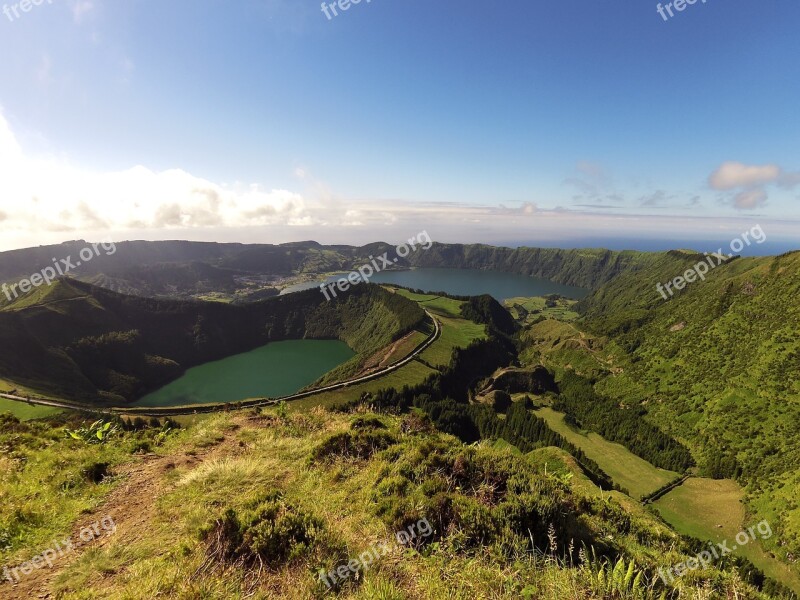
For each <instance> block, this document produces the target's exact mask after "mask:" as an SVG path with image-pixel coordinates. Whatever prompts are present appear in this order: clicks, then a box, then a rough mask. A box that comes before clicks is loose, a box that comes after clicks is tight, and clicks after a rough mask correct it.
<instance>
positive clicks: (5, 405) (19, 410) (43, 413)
mask: <svg viewBox="0 0 800 600" xmlns="http://www.w3.org/2000/svg"><path fill="white" fill-rule="evenodd" d="M5 412H9V413H11V414H12V415H14V416H15V417H17V418H18V419H19V420H20V421H30V420H31V419H41V418H43V417H49V416H50V415H54V414H56V413H59V412H61V409H60V408H52V407H50V406H33V405H30V404H26V403H25V402H17V401H16V400H6V399H5V398H0V413H5Z"/></svg>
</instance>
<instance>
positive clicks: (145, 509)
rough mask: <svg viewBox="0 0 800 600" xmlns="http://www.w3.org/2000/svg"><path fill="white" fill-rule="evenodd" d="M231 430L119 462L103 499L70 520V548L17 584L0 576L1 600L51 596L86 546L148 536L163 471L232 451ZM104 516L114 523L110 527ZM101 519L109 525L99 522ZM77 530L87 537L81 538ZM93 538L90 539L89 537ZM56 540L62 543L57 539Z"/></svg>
mask: <svg viewBox="0 0 800 600" xmlns="http://www.w3.org/2000/svg"><path fill="white" fill-rule="evenodd" d="M233 433H234V432H233V431H229V432H227V433H226V435H225V439H224V440H222V441H221V442H220V443H219V444H217V445H215V446H213V447H210V448H205V449H202V450H199V451H197V453H193V452H192V451H188V452H184V453H182V454H179V455H173V456H157V455H155V454H147V455H144V456H142V457H141V458H139V459H137V460H135V461H134V462H132V463H128V464H125V465H121V466H120V467H118V468H117V469H116V470H115V473H116V474H117V475H118V476H120V477H121V478H122V479H123V481H122V482H121V483H120V484H118V485H117V487H116V488H115V489H114V490H113V491H112V492H111V494H109V496H108V498H107V499H106V500H105V502H103V503H102V504H101V505H100V506H98V507H97V508H96V509H95V510H94V511H93V512H92V513H91V514H86V515H82V516H81V517H80V518H79V519H78V520H77V521H76V522H75V523H74V524H73V526H72V533H71V535H70V538H69V539H70V540H71V541H72V543H73V544H74V548H73V549H72V551H69V552H66V551H65V552H64V553H63V555H62V556H60V557H57V558H55V560H53V561H52V562H53V566H52V568H48V567H47V565H43V567H42V568H40V569H34V570H33V571H32V572H31V573H29V574H28V575H25V574H23V573H21V572H19V573H18V575H19V581H18V583H17V584H16V585H11V584H10V583H9V582H8V580H7V579H4V580H2V581H0V598H3V600H28V599H31V598H40V599H49V598H55V595H54V594H53V593H52V591H51V590H52V583H53V581H54V580H55V579H56V577H57V576H58V575H59V574H60V573H61V572H62V571H63V570H65V569H66V568H67V567H69V565H71V564H72V563H73V562H74V561H76V560H77V559H78V558H80V557H81V555H83V553H84V552H86V551H87V550H88V549H90V548H100V547H103V546H106V545H108V544H110V543H113V544H115V545H129V544H133V543H136V542H137V541H139V540H141V539H144V538H147V537H148V536H149V535H150V531H149V529H150V528H149V524H150V523H151V522H152V521H153V518H154V517H155V513H156V502H155V500H156V498H159V497H160V496H162V495H163V494H164V493H165V492H167V491H169V490H168V486H167V484H166V482H165V481H164V475H165V474H166V473H167V472H169V471H171V470H173V469H175V468H179V467H192V466H196V465H199V464H200V463H202V462H204V461H206V460H208V459H210V458H214V457H217V456H221V455H225V454H227V453H229V452H233V451H235V448H236V445H235V439H234V435H233ZM109 518H110V519H111V521H113V524H114V526H115V528H112V527H111V526H110V523H111V521H109ZM104 519H105V521H104ZM103 523H105V524H107V525H108V527H103V526H102V524H103ZM98 524H100V527H98ZM87 528H88V529H87ZM92 528H94V529H92ZM93 530H94V531H98V530H99V534H97V535H95V536H92V535H91V533H87V531H88V532H92V531H93ZM81 533H83V535H84V536H85V539H88V540H89V541H87V542H83V541H81ZM92 537H94V539H91V538H92ZM55 541H56V542H59V545H61V546H62V547H64V544H63V543H61V542H60V541H59V540H58V539H56V540H55ZM44 550H46V549H45V548H42V551H44ZM53 550H56V548H53ZM15 566H19V565H15Z"/></svg>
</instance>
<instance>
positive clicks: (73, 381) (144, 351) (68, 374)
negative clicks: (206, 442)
mask: <svg viewBox="0 0 800 600" xmlns="http://www.w3.org/2000/svg"><path fill="white" fill-rule="evenodd" d="M424 318H425V316H424V313H423V311H422V310H421V309H420V308H419V307H418V306H417V304H416V303H414V302H411V301H409V300H407V299H405V298H403V297H401V296H399V295H396V294H392V293H390V292H387V291H386V290H383V289H382V288H380V287H377V286H359V287H356V288H354V289H353V290H352V291H351V292H350V293H348V294H346V295H343V296H342V297H340V298H338V299H336V300H334V301H332V302H326V301H325V299H324V297H323V296H322V295H321V294H320V293H319V290H310V291H308V292H303V293H298V294H292V295H289V296H281V297H276V298H270V299H268V300H264V301H261V302H255V303H249V304H244V305H241V306H232V305H226V304H221V303H215V302H194V301H192V302H188V301H173V300H152V299H145V298H139V297H133V296H125V295H121V294H117V293H115V292H111V291H109V290H105V289H102V288H98V287H94V286H92V285H89V284H86V283H83V282H79V281H76V280H61V281H58V282H56V283H54V284H53V285H52V286H50V287H43V288H38V289H36V290H35V291H34V292H32V293H31V294H29V295H28V296H24V297H22V298H20V299H19V300H17V301H15V302H13V303H11V304H9V305H8V306H6V307H4V308H3V309H0V377H5V378H7V379H9V380H11V381H13V382H15V383H16V384H19V385H26V386H28V387H30V388H33V389H35V390H38V391H43V392H47V393H51V394H55V395H57V396H59V397H62V398H66V399H75V400H83V401H88V402H91V403H96V402H98V400H105V401H108V402H111V403H121V402H126V401H130V400H134V399H136V398H138V397H140V396H141V395H143V394H144V393H146V392H148V391H150V390H152V389H155V388H157V387H159V386H160V385H161V384H163V383H165V382H167V381H169V380H171V379H174V378H175V377H177V376H178V375H180V374H181V373H182V372H183V371H185V370H186V369H187V368H189V367H192V366H195V365H199V364H202V363H205V362H209V361H212V360H217V359H220V358H224V357H226V356H230V355H233V354H237V353H240V352H245V351H247V350H251V349H253V348H256V347H258V346H261V345H263V344H266V343H268V342H271V341H279V340H286V339H301V338H311V339H340V340H342V341H344V342H346V343H347V344H348V345H349V346H350V347H351V348H353V349H354V350H355V351H356V352H357V353H358V356H356V357H355V358H354V359H353V361H352V363H353V365H352V367H351V369H350V370H353V369H356V368H357V367H358V364H359V361H363V360H365V359H366V358H367V357H368V356H370V355H371V354H373V353H374V352H376V351H377V350H379V349H380V348H382V347H384V346H386V345H388V344H390V343H391V342H393V341H394V340H395V339H398V338H401V337H402V336H404V335H405V334H406V333H408V332H410V331H413V330H414V329H415V328H417V327H421V326H422V325H423V321H424Z"/></svg>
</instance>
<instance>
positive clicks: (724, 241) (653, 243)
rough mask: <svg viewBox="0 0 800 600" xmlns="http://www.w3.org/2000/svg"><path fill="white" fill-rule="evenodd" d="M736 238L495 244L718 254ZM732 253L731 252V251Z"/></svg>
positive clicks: (753, 250)
mask: <svg viewBox="0 0 800 600" xmlns="http://www.w3.org/2000/svg"><path fill="white" fill-rule="evenodd" d="M734 237H738V236H734V235H731V236H730V237H720V238H719V239H716V240H711V239H709V240H705V241H699V240H676V239H654V238H600V237H596V238H586V237H583V238H576V239H562V240H559V241H558V242H551V241H547V242H545V241H541V240H540V241H536V240H514V241H509V242H505V243H499V242H498V243H496V244H494V245H497V246H510V247H512V248H516V247H519V246H528V247H532V248H564V249H568V248H606V249H608V250H641V251H643V252H662V251H665V250H680V249H686V250H697V251H698V252H716V251H717V249H718V248H723V249H728V247H729V246H730V243H731V241H732V240H733V239H734ZM792 250H800V239H798V240H794V241H792V240H772V239H769V238H768V239H767V241H765V242H764V243H763V244H756V243H753V244H751V245H750V246H746V247H745V248H744V250H742V251H741V252H740V254H741V255H742V256H770V255H777V254H783V253H784V252H790V251H792ZM728 251H729V250H728Z"/></svg>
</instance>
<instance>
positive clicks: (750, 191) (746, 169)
mask: <svg viewBox="0 0 800 600" xmlns="http://www.w3.org/2000/svg"><path fill="white" fill-rule="evenodd" d="M708 183H709V185H710V186H711V187H712V188H713V189H715V190H719V191H725V192H727V191H734V190H735V191H736V192H737V193H736V194H734V195H733V196H731V197H729V198H728V199H727V200H723V202H725V203H727V204H730V205H731V206H733V207H734V208H736V209H737V210H753V209H754V208H757V207H759V206H764V205H765V204H766V203H767V198H768V195H767V186H769V185H775V184H777V185H779V186H781V187H783V188H787V189H792V188H794V187H795V186H796V185H798V184H800V173H789V172H786V171H784V170H783V169H781V167H779V166H778V165H745V164H743V163H740V162H726V163H723V164H722V165H720V167H719V168H718V169H717V170H716V171H714V172H713V173H712V174H711V175H710V176H709V178H708Z"/></svg>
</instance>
